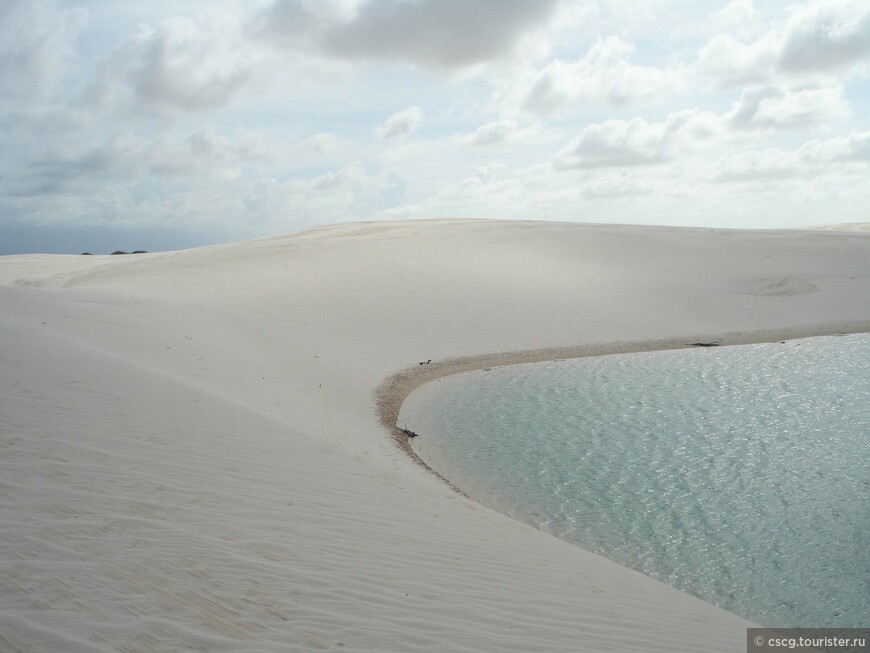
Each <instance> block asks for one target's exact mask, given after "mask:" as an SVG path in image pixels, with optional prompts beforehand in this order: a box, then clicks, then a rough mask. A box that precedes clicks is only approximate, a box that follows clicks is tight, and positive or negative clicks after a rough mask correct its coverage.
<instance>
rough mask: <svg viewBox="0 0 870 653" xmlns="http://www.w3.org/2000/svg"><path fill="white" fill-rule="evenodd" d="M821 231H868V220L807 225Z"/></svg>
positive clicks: (869, 225)
mask: <svg viewBox="0 0 870 653" xmlns="http://www.w3.org/2000/svg"><path fill="white" fill-rule="evenodd" d="M809 228H810V229H819V230H822V231H870V222H842V223H840V224H819V225H814V226H812V227H809Z"/></svg>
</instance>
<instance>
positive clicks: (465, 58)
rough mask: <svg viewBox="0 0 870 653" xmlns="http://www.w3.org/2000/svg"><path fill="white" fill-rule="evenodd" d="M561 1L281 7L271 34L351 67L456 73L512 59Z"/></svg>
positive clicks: (394, 0)
mask: <svg viewBox="0 0 870 653" xmlns="http://www.w3.org/2000/svg"><path fill="white" fill-rule="evenodd" d="M556 5H557V0H502V1H501V2H498V3H493V2H491V1H489V0H367V1H363V2H361V3H357V4H347V3H345V4H338V3H335V2H333V3H308V2H303V1H302V0H279V1H278V2H276V3H275V4H274V5H272V7H271V8H270V9H269V11H268V12H267V14H266V16H265V19H264V26H263V33H264V34H267V35H269V36H271V37H272V38H273V39H276V40H277V41H278V42H279V43H281V44H282V45H283V46H284V47H287V48H291V49H307V50H311V51H317V52H319V53H321V54H323V55H326V56H331V57H335V58H338V59H343V60H349V61H367V60H375V61H382V62H386V63H406V64H411V65H414V66H417V67H419V68H422V69H426V70H432V71H436V72H456V71H460V70H463V69H467V68H470V67H473V66H475V65H478V64H483V63H487V62H490V61H493V60H495V59H499V58H501V57H504V56H506V55H509V54H511V53H512V52H513V51H514V50H515V48H517V47H518V45H519V44H520V42H521V41H522V39H523V37H524V36H526V35H527V34H528V33H529V32H531V31H532V30H534V29H536V28H538V27H540V26H542V25H543V24H545V23H546V22H547V21H548V20H549V19H550V17H551V16H552V14H553V10H554V9H555V7H556Z"/></svg>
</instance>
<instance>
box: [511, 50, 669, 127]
mask: <svg viewBox="0 0 870 653" xmlns="http://www.w3.org/2000/svg"><path fill="white" fill-rule="evenodd" d="M633 52H634V46H633V45H631V44H630V43H627V42H625V41H623V40H622V39H620V38H618V37H615V36H611V37H609V38H607V39H604V40H602V41H599V42H598V43H596V44H595V45H593V46H592V47H591V48H590V49H589V50H588V52H587V53H586V55H585V56H584V57H583V58H582V59H579V60H577V61H573V62H566V61H561V60H558V59H556V60H554V61H552V62H550V63H549V64H547V66H545V67H544V68H543V69H542V70H540V71H538V72H537V73H536V74H535V75H534V76H533V77H532V79H530V80H528V81H527V82H526V88H525V90H524V91H523V97H522V100H521V105H522V107H523V108H524V109H526V110H527V111H530V112H532V113H535V114H539V115H548V114H553V113H559V112H563V111H570V110H572V109H576V108H578V107H580V106H582V105H584V104H588V103H590V102H605V103H608V104H613V105H619V104H626V103H629V102H636V101H640V100H648V99H651V98H657V97H662V96H665V95H667V94H669V93H675V92H678V91H680V90H682V89H683V88H684V87H685V80H684V79H683V76H682V75H681V74H680V73H679V72H678V71H675V70H666V69H662V68H655V67H651V66H639V65H635V64H631V63H629V61H628V59H629V56H630V55H631V54H632V53H633Z"/></svg>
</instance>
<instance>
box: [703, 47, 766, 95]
mask: <svg viewBox="0 0 870 653" xmlns="http://www.w3.org/2000/svg"><path fill="white" fill-rule="evenodd" d="M777 48H778V42H777V39H776V38H775V37H774V36H772V35H767V36H765V37H762V38H761V39H759V40H757V41H755V42H754V43H744V42H742V41H739V40H738V39H736V38H734V37H733V36H731V35H730V34H720V35H717V36H714V37H713V38H711V39H710V40H709V41H708V42H707V44H706V45H705V46H704V47H703V48H702V49H701V50H700V52H699V53H698V67H699V70H700V71H701V72H702V73H703V74H706V75H709V76H711V77H713V78H715V79H716V80H717V81H718V83H719V84H720V85H722V86H725V87H730V86H739V85H743V84H753V83H758V82H764V81H767V80H769V79H770V77H771V75H772V73H773V69H774V67H775V64H776V60H777V56H778V55H777Z"/></svg>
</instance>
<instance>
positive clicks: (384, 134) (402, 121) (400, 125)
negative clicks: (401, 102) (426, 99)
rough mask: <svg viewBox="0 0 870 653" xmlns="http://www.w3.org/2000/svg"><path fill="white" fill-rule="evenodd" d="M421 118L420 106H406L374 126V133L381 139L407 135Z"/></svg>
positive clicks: (415, 127)
mask: <svg viewBox="0 0 870 653" xmlns="http://www.w3.org/2000/svg"><path fill="white" fill-rule="evenodd" d="M421 120H423V111H422V110H421V109H420V107H408V108H407V109H402V110H401V111H397V112H396V113H394V114H393V115H391V116H390V117H389V118H387V119H386V120H385V121H384V122H382V123H381V124H380V125H378V126H377V127H375V129H374V134H375V136H377V137H378V138H380V139H381V140H387V139H390V138H396V137H397V136H409V135H410V134H413V133H414V131H415V130H416V129H417V126H418V125H419V124H420V121H421Z"/></svg>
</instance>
